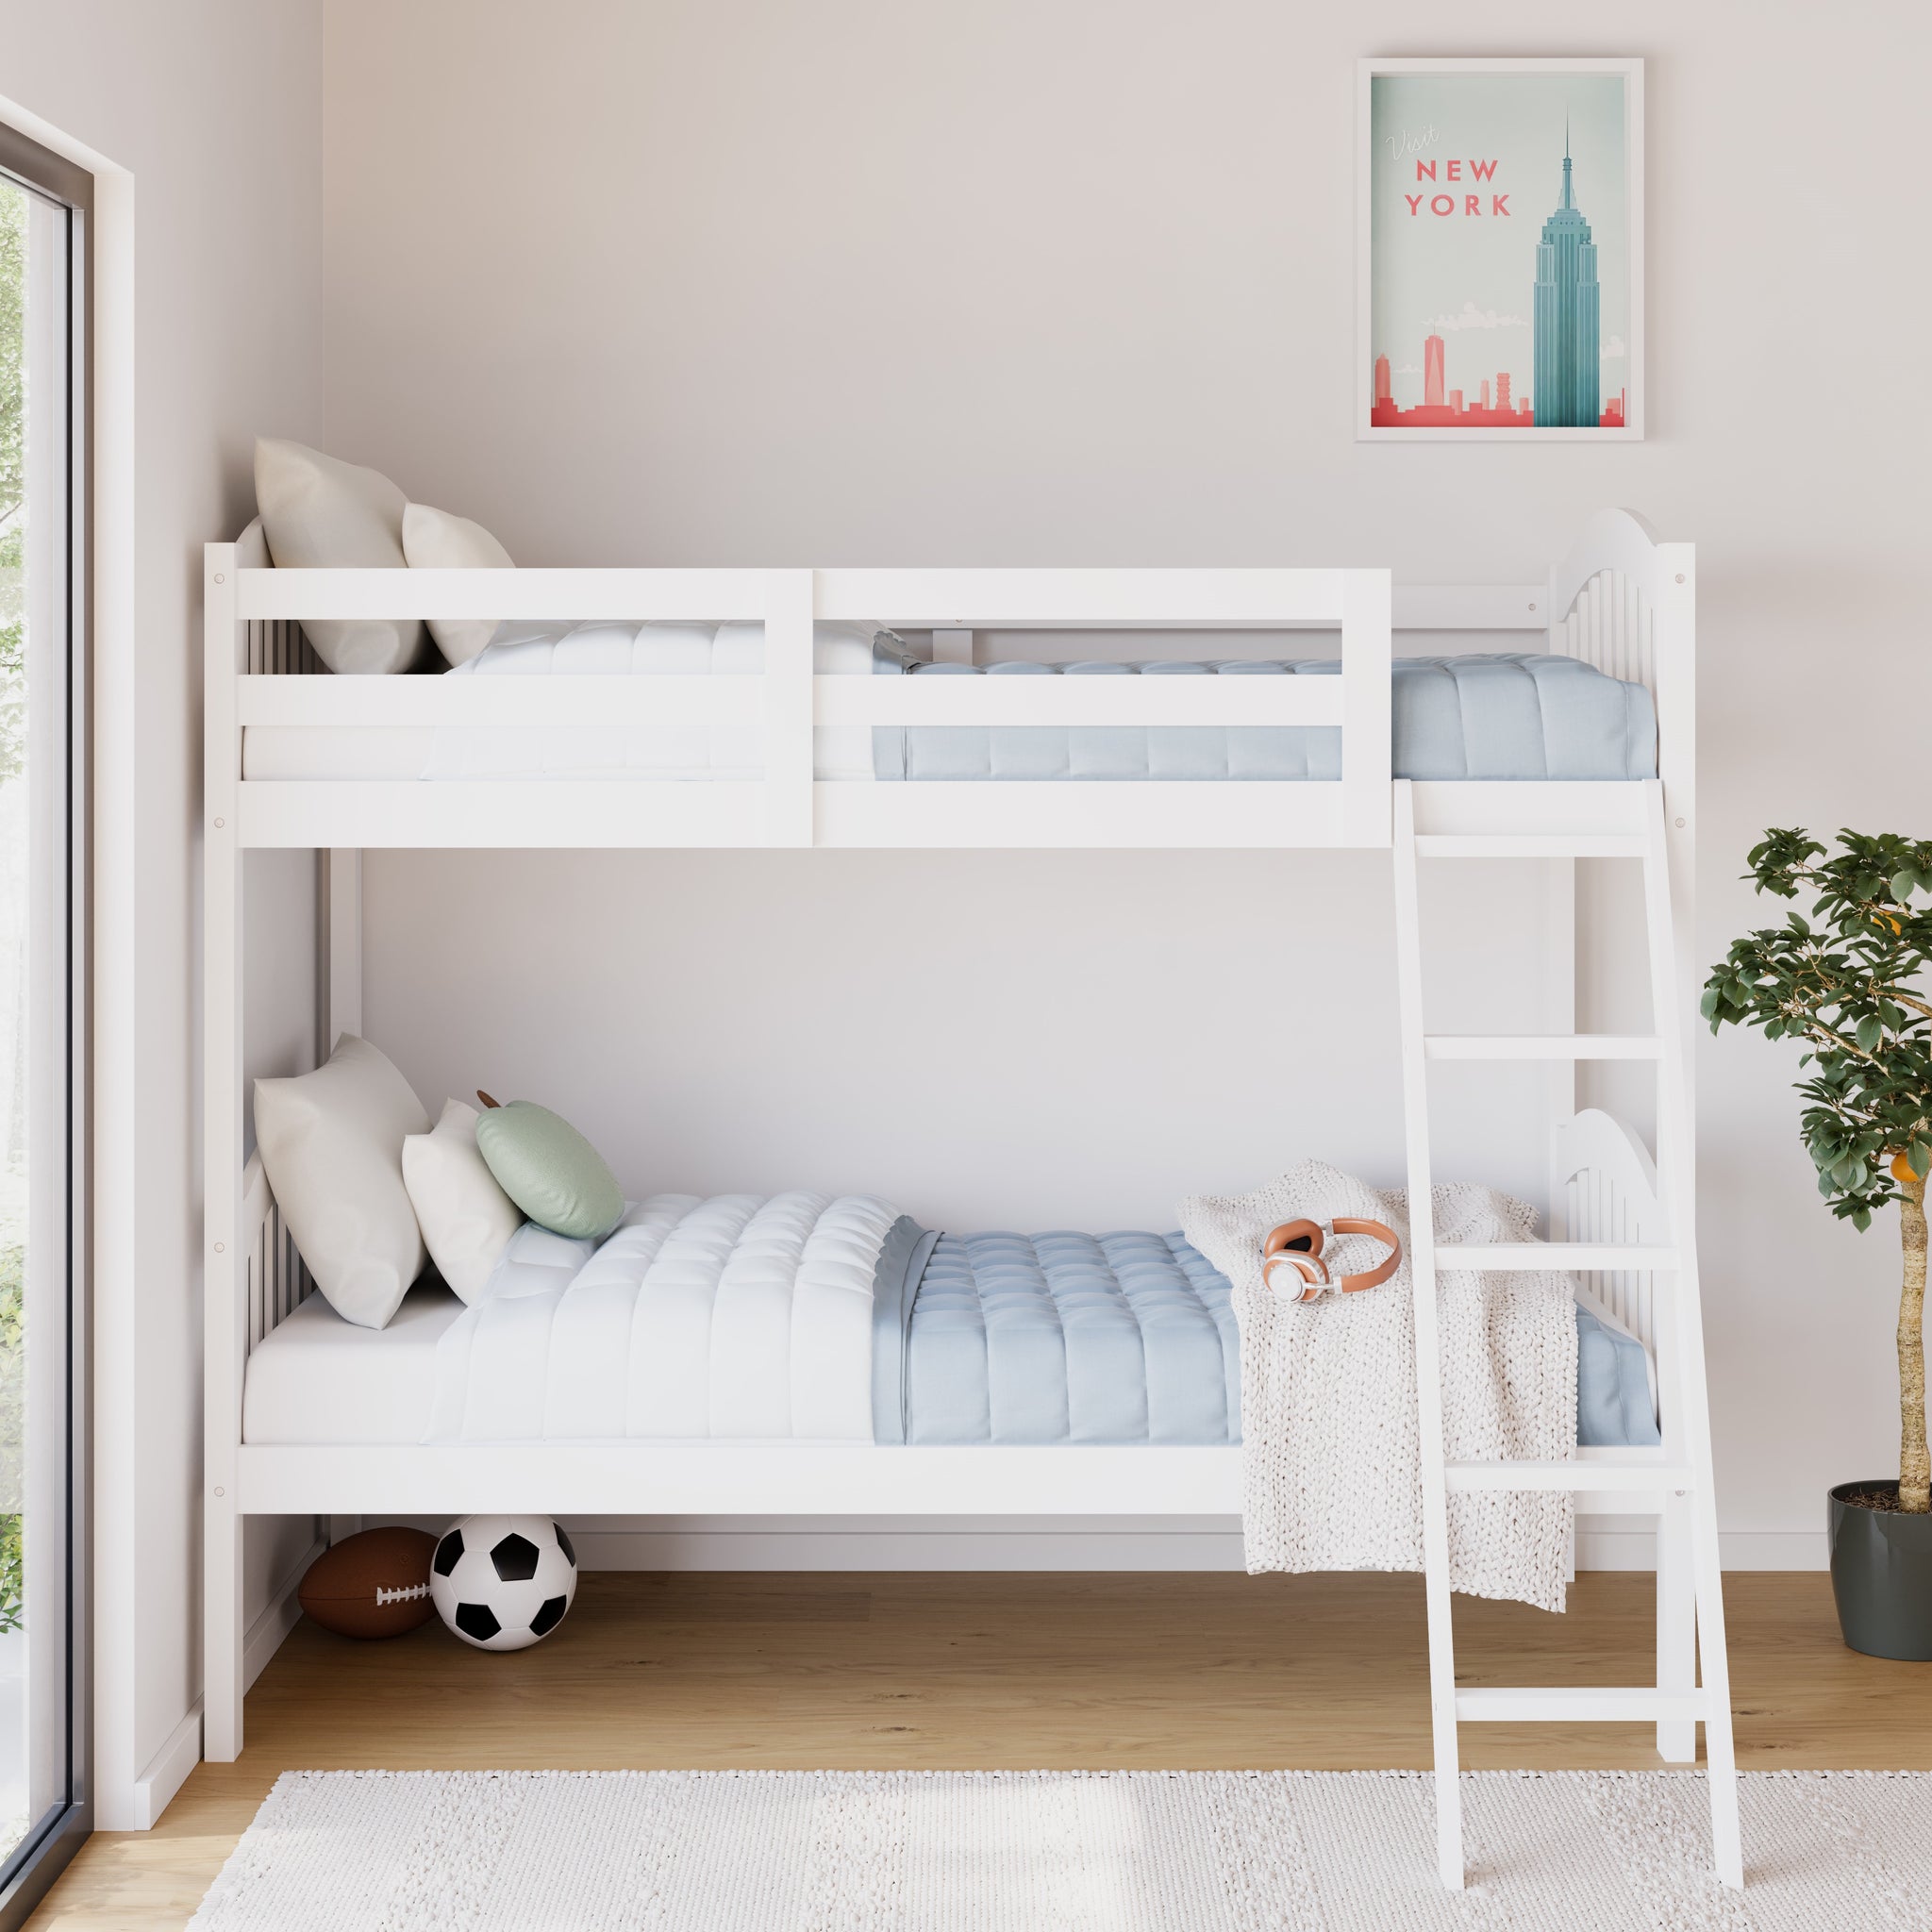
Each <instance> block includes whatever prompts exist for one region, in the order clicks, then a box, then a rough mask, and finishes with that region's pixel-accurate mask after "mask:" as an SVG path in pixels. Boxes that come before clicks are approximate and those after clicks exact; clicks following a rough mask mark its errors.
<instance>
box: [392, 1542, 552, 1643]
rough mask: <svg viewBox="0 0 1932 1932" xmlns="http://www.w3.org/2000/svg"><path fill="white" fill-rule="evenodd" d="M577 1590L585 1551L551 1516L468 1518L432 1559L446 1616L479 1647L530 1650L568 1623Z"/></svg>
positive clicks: (435, 1590)
mask: <svg viewBox="0 0 1932 1932" xmlns="http://www.w3.org/2000/svg"><path fill="white" fill-rule="evenodd" d="M576 1593H577V1553H576V1552H575V1550H574V1549H572V1548H571V1545H570V1538H569V1537H568V1536H567V1535H566V1534H565V1533H564V1532H563V1531H562V1530H561V1529H559V1528H558V1525H557V1524H554V1523H552V1522H551V1520H550V1519H549V1517H547V1516H465V1517H464V1518H463V1520H462V1521H461V1522H460V1523H453V1524H450V1526H449V1527H448V1528H447V1529H446V1530H444V1531H443V1533H442V1538H441V1541H440V1542H438V1544H437V1545H436V1556H435V1557H434V1558H433V1559H432V1561H431V1562H430V1565H429V1595H430V1599H431V1601H432V1602H434V1604H435V1605H436V1607H437V1610H438V1611H439V1612H440V1613H441V1617H442V1621H443V1622H444V1623H445V1624H448V1625H449V1627H450V1628H451V1629H452V1630H454V1631H455V1632H456V1633H457V1635H458V1637H460V1638H461V1639H462V1640H463V1641H464V1642H465V1643H473V1644H475V1646H476V1648H477V1649H478V1650H522V1649H524V1648H525V1646H526V1645H528V1644H532V1643H535V1642H536V1641H537V1640H538V1639H539V1638H540V1637H548V1636H549V1635H550V1633H551V1632H552V1631H553V1630H555V1629H556V1628H557V1626H558V1624H560V1623H562V1622H563V1613H564V1612H565V1611H566V1610H567V1609H569V1608H570V1604H571V1599H572V1598H573V1597H574V1596H575V1595H576Z"/></svg>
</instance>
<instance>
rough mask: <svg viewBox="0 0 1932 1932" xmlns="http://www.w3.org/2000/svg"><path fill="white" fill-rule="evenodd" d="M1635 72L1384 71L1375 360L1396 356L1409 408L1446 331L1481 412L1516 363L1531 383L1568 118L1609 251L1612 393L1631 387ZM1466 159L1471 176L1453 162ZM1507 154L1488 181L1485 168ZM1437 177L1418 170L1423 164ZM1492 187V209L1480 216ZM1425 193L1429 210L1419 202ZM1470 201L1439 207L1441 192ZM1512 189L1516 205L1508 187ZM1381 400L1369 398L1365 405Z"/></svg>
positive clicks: (1373, 123) (1375, 107)
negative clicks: (1415, 206) (1484, 399)
mask: <svg viewBox="0 0 1932 1932" xmlns="http://www.w3.org/2000/svg"><path fill="white" fill-rule="evenodd" d="M1369 109H1370V112H1369V120H1370V135H1371V140H1372V141H1373V142H1374V147H1373V151H1372V155H1371V159H1370V175H1369V179H1370V194H1371V213H1370V246H1371V250H1372V259H1373V276H1372V307H1371V315H1370V337H1371V346H1370V356H1371V358H1372V359H1373V358H1374V357H1375V356H1387V357H1388V358H1389V361H1390V367H1391V372H1392V374H1393V377H1394V394H1395V401H1396V403H1397V405H1398V406H1399V407H1401V408H1410V407H1412V406H1413V405H1415V404H1417V403H1420V402H1421V401H1422V400H1423V374H1422V372H1423V342H1424V339H1425V338H1427V337H1428V336H1431V335H1440V336H1441V338H1442V341H1443V345H1444V351H1445V362H1446V375H1447V386H1448V387H1449V388H1451V389H1460V390H1462V391H1464V392H1465V394H1466V396H1467V399H1468V402H1469V403H1470V404H1471V405H1472V406H1473V405H1474V402H1475V400H1476V396H1477V392H1478V391H1479V388H1480V386H1481V383H1482V380H1483V378H1484V377H1485V376H1488V377H1489V378H1490V379H1491V381H1492V382H1493V380H1494V378H1495V376H1496V375H1497V373H1498V372H1499V371H1505V370H1507V372H1508V374H1509V377H1510V383H1511V387H1512V389H1513V391H1514V392H1515V394H1516V395H1517V396H1519V397H1520V396H1525V395H1527V394H1529V393H1530V352H1531V331H1530V287H1531V284H1532V283H1533V282H1534V280H1535V278H1536V244H1537V238H1538V236H1539V235H1540V234H1541V232H1542V225H1543V221H1544V219H1545V217H1547V216H1548V214H1549V213H1550V211H1551V210H1552V209H1553V208H1556V206H1557V202H1558V201H1559V199H1560V198H1561V195H1562V188H1563V129H1564V122H1565V119H1566V117H1567V119H1568V122H1569V129H1570V154H1571V158H1572V160H1573V162H1574V170H1573V179H1574V197H1575V202H1576V206H1577V208H1579V209H1581V210H1582V212H1583V215H1584V217H1585V219H1586V220H1587V221H1588V222H1589V223H1590V226H1591V239H1592V240H1593V241H1594V242H1595V243H1596V246H1597V279H1598V281H1599V283H1600V284H1601V287H1602V297H1601V300H1602V317H1603V325H1602V336H1603V370H1602V377H1603V393H1604V395H1605V396H1606V397H1609V396H1614V395H1615V394H1616V392H1617V391H1619V390H1620V389H1623V388H1624V387H1625V386H1626V385H1627V384H1628V382H1629V379H1630V378H1629V363H1628V354H1627V350H1628V343H1629V339H1630V321H1629V318H1630V243H1629V234H1630V229H1629V221H1628V212H1627V208H1626V207H1625V192H1626V170H1625V166H1624V76H1623V75H1621V74H1441V75H1377V76H1375V77H1374V79H1373V80H1372V81H1371V83H1370V93H1369ZM1452 160H1454V161H1457V162H1458V163H1460V170H1459V172H1460V175H1461V178H1460V179H1459V180H1452V179H1450V178H1449V177H1448V163H1449V162H1450V161H1452ZM1491 160H1493V161H1494V162H1495V163H1496V166H1495V171H1494V173H1493V175H1491V176H1490V177H1489V178H1487V179H1480V180H1478V179H1475V178H1473V177H1472V174H1471V168H1470V164H1471V162H1472V161H1481V162H1483V163H1485V164H1487V163H1488V162H1490V161H1491ZM1430 161H1434V162H1435V164H1436V178H1435V179H1434V180H1433V181H1432V180H1430V179H1429V178H1428V177H1427V175H1426V172H1424V175H1423V176H1422V178H1420V179H1418V177H1417V163H1418V162H1422V163H1424V164H1426V163H1428V162H1430ZM1472 193H1474V194H1479V195H1480V197H1481V201H1480V206H1481V209H1482V212H1481V213H1480V214H1470V213H1467V212H1466V211H1465V210H1466V200H1467V196H1468V195H1470V194H1472ZM1412 194H1420V195H1421V196H1422V197H1423V199H1422V203H1421V210H1420V212H1419V213H1415V214H1411V213H1410V211H1409V207H1408V203H1407V200H1406V198H1405V197H1406V196H1408V195H1412ZM1438 194H1447V195H1451V196H1453V197H1454V198H1455V203H1456V212H1455V213H1454V214H1452V215H1436V214H1433V213H1431V211H1430V207H1429V203H1430V199H1431V198H1432V197H1433V196H1435V195H1438ZM1497 195H1504V196H1507V209H1508V211H1507V214H1502V215H1499V214H1497V213H1496V212H1494V206H1493V205H1494V197H1496V196H1497ZM1368 402H1369V398H1368V397H1364V398H1363V399H1362V407H1364V408H1366V407H1367V406H1368Z"/></svg>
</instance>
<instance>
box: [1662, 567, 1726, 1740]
mask: <svg viewBox="0 0 1932 1932" xmlns="http://www.w3.org/2000/svg"><path fill="white" fill-rule="evenodd" d="M1656 557H1657V571H1656V575H1655V578H1654V582H1653V586H1652V590H1651V612H1650V618H1651V643H1652V649H1653V654H1654V657H1653V663H1654V670H1653V675H1654V677H1655V679H1656V687H1657V688H1656V693H1655V694H1656V698H1657V721H1658V730H1657V776H1658V778H1659V780H1660V781H1661V784H1662V807H1661V811H1660V814H1659V817H1658V821H1657V824H1658V831H1659V834H1660V837H1661V841H1662V846H1663V850H1662V852H1661V854H1660V855H1659V858H1660V862H1661V864H1662V865H1663V867H1664V868H1665V870H1666V872H1667V874H1668V879H1669V899H1670V904H1669V918H1670V929H1671V935H1672V941H1673V945H1672V954H1671V959H1670V962H1669V968H1670V984H1671V986H1672V989H1673V991H1674V1008H1675V1010H1674V1012H1671V1013H1657V1014H1656V1015H1655V1016H1654V1017H1653V1024H1655V1025H1656V1027H1657V1031H1658V1032H1659V1033H1662V1032H1664V1031H1665V1030H1666V1029H1667V1028H1669V1027H1672V1026H1673V1025H1674V1028H1675V1030H1676V1033H1677V1037H1678V1040H1679V1041H1680V1042H1681V1047H1682V1055H1683V1059H1682V1066H1683V1073H1682V1077H1681V1079H1680V1081H1679V1083H1678V1084H1679V1105H1678V1120H1679V1122H1680V1125H1681V1134H1682V1141H1683V1144H1682V1145H1681V1146H1680V1147H1679V1148H1677V1149H1676V1150H1675V1157H1674V1158H1675V1167H1676V1172H1677V1173H1678V1174H1681V1175H1682V1176H1683V1188H1684V1198H1685V1200H1686V1201H1687V1202H1690V1203H1693V1204H1694V1202H1695V1200H1696V1188H1697V1111H1696V1082H1695V1080H1694V1079H1693V1078H1692V1077H1691V1065H1692V1058H1693V1056H1694V1053H1695V1050H1696V1039H1697V1028H1696V1024H1695V1021H1694V1018H1693V1016H1694V1015H1695V1014H1696V1012H1697V992H1698V980H1699V974H1698V970H1697V952H1696V946H1697V934H1696V926H1695V919H1694V910H1695V891H1694V889H1695V880H1696V873H1695V858H1696V846H1695V840H1696V835H1697V821H1696V811H1695V804H1696V772H1697V764H1696V760H1697V712H1696V695H1697V693H1696V651H1695V643H1696V626H1697V575H1696V549H1695V546H1694V545H1692V544H1690V543H1659V544H1657V546H1656ZM1660 1097H1661V1096H1660ZM1663 1124H1664V1110H1663V1109H1661V1108H1660V1109H1659V1115H1658V1143H1659V1144H1658V1147H1657V1154H1658V1157H1659V1163H1658V1164H1659V1166H1660V1167H1661V1166H1662V1165H1663V1156H1664V1148H1663V1145H1662V1139H1663ZM1673 1238H1674V1239H1676V1240H1678V1241H1685V1242H1686V1244H1687V1245H1688V1238H1687V1236H1686V1235H1685V1234H1684V1233H1682V1232H1676V1233H1674V1237H1673ZM1672 1289H1673V1291H1674V1297H1675V1298H1676V1299H1677V1300H1679V1301H1681V1300H1682V1299H1683V1297H1684V1296H1685V1294H1686V1286H1685V1280H1684V1278H1683V1277H1682V1276H1680V1277H1678V1279H1677V1280H1676V1281H1675V1282H1674V1283H1673V1284H1672ZM1697 1320H1698V1326H1699V1341H1700V1345H1701V1342H1702V1318H1701V1314H1699V1315H1698V1316H1697ZM1670 1355H1671V1357H1672V1360H1671V1363H1670V1376H1669V1385H1668V1386H1666V1387H1661V1388H1660V1391H1659V1392H1660V1393H1661V1394H1663V1396H1664V1410H1665V1427H1666V1428H1667V1429H1672V1428H1675V1429H1678V1430H1681V1429H1682V1428H1683V1426H1684V1418H1683V1410H1682V1407H1681V1402H1682V1391H1683V1389H1684V1379H1685V1373H1686V1367H1687V1363H1686V1361H1685V1359H1684V1358H1683V1357H1679V1356H1678V1354H1677V1351H1676V1350H1674V1349H1673V1350H1671V1351H1670ZM1698 1383H1699V1389H1698V1393H1699V1396H1700V1397H1702V1395H1703V1392H1704V1391H1703V1381H1702V1372H1701V1370H1700V1372H1699V1376H1698ZM1674 1446H1675V1445H1673V1447H1674ZM1703 1491H1704V1494H1703V1498H1702V1500H1701V1501H1700V1505H1699V1507H1702V1508H1705V1509H1707V1510H1708V1511H1709V1513H1710V1520H1709V1522H1708V1523H1707V1524H1706V1525H1705V1526H1704V1528H1705V1534H1706V1537H1707V1539H1708V1540H1709V1541H1710V1544H1711V1547H1712V1550H1713V1551H1715V1549H1716V1538H1717V1522H1716V1514H1715V1510H1714V1508H1713V1507H1711V1504H1710V1501H1709V1496H1710V1490H1709V1484H1708V1480H1707V1481H1706V1482H1705V1484H1704V1485H1703ZM1663 1502H1664V1507H1663V1508H1662V1509H1661V1510H1660V1511H1659V1513H1658V1515H1657V1686H1658V1688H1659V1689H1661V1690H1672V1691H1682V1690H1690V1689H1691V1688H1693V1687H1694V1686H1695V1684H1696V1681H1697V1594H1698V1593H1697V1583H1696V1578H1697V1561H1698V1543H1699V1541H1700V1539H1699V1537H1698V1535H1697V1526H1696V1525H1695V1524H1693V1522H1692V1520H1691V1504H1690V1501H1689V1499H1687V1498H1684V1497H1679V1496H1673V1497H1666V1498H1664V1499H1663ZM1720 1641H1722V1640H1721V1639H1720ZM1706 1735H1707V1739H1708V1737H1709V1729H1708V1726H1707V1733H1706ZM1657 1755H1658V1756H1659V1757H1662V1758H1663V1759H1664V1760H1665V1761H1666V1762H1667V1763H1676V1764H1686V1763H1692V1762H1694V1761H1695V1759H1696V1757H1697V1727H1696V1725H1695V1724H1686V1723H1683V1722H1681V1721H1679V1722H1675V1723H1662V1724H1658V1725H1657ZM1707 1755H1708V1754H1707Z"/></svg>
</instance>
